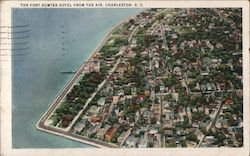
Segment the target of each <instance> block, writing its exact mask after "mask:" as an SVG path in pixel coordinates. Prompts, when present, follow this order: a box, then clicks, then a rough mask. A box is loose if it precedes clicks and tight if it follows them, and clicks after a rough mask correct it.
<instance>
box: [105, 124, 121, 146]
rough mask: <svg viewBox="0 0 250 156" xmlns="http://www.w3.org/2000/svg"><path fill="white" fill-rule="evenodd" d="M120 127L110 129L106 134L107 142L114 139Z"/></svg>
mask: <svg viewBox="0 0 250 156" xmlns="http://www.w3.org/2000/svg"><path fill="white" fill-rule="evenodd" d="M117 130H118V127H114V128H110V129H109V130H108V131H107V132H106V133H105V141H107V142H110V141H111V139H112V138H113V137H114V135H115V133H116V132H117Z"/></svg>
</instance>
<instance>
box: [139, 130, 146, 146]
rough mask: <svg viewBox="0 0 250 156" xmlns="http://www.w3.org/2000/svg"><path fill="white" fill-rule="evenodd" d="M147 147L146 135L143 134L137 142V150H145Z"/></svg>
mask: <svg viewBox="0 0 250 156" xmlns="http://www.w3.org/2000/svg"><path fill="white" fill-rule="evenodd" d="M147 146H148V133H147V132H145V133H144V136H141V137H140V139H139V141H138V147H139V148H147Z"/></svg>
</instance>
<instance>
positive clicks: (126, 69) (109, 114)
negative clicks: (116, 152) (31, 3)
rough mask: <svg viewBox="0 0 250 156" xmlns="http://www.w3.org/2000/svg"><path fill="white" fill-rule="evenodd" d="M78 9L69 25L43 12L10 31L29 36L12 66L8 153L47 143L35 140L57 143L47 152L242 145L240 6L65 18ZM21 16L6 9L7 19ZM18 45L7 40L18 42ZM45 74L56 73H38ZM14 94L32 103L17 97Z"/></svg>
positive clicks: (103, 12) (98, 13)
mask: <svg viewBox="0 0 250 156" xmlns="http://www.w3.org/2000/svg"><path fill="white" fill-rule="evenodd" d="M38 10H39V9H38ZM55 10H56V11H58V12H60V10H59V9H58V10H57V9H55ZM82 10H84V9H82ZM82 10H81V9H78V10H77V9H75V10H74V9H71V10H70V12H65V17H66V18H67V19H68V20H69V21H68V22H66V23H64V22H65V21H63V20H62V21H59V19H56V20H57V22H55V23H52V24H51V26H48V28H47V26H46V24H48V23H49V22H48V20H51V21H53V20H55V19H54V18H56V17H58V15H55V17H53V16H50V17H49V18H47V17H48V15H49V13H47V15H44V11H43V10H42V9H41V10H40V12H38V13H37V14H42V15H39V16H37V17H41V18H40V19H37V21H35V22H34V23H33V25H32V24H30V23H29V21H27V23H26V24H23V23H21V24H23V25H22V26H23V27H19V28H18V27H16V29H19V31H22V32H25V31H26V33H28V34H27V35H25V34H24V35H23V36H27V37H26V38H23V40H25V42H23V43H24V44H26V47H27V48H28V50H27V51H29V52H30V53H29V54H27V55H25V54H26V53H24V56H22V58H23V60H20V58H21V57H17V58H18V59H19V60H18V59H16V60H15V57H14V61H13V64H14V65H13V68H14V72H15V70H16V72H15V73H14V77H13V81H14V85H13V86H14V87H13V91H14V93H13V94H14V97H13V101H14V106H13V108H12V111H13V119H12V120H13V130H12V131H13V135H14V136H13V147H14V148H29V147H31V146H32V147H36V148H43V147H47V146H46V140H45V139H44V140H43V138H47V142H53V140H54V141H55V140H56V142H54V143H53V145H51V147H66V146H67V147H86V148H96V147H98V148H107V147H108V148H206V147H213V148H225V147H227V148H238V147H243V125H244V124H243V77H242V62H243V60H242V9H241V8H149V9H114V10H113V11H116V13H117V14H116V13H115V14H114V13H112V11H109V10H108V9H106V10H105V9H88V11H89V12H90V13H89V14H91V15H89V16H91V17H92V16H93V17H97V16H98V17H102V20H103V21H98V19H94V18H93V20H92V21H89V22H90V23H93V24H92V25H91V26H87V25H86V23H79V25H81V24H82V25H86V27H85V26H84V27H77V24H76V23H75V22H72V21H70V20H72V19H71V17H81V16H82V15H83V14H84V12H82ZM85 10H86V9H85ZM120 10H122V11H120ZM29 11H32V9H30V10H28V11H27V12H24V11H23V13H22V14H20V12H22V10H20V9H19V10H18V9H16V10H15V11H13V13H14V14H13V22H14V23H15V19H17V18H19V16H20V17H21V16H23V14H25V15H24V16H28V15H29ZM33 11H34V10H33ZM58 12H57V13H54V14H59V13H58ZM118 12H119V13H118ZM69 14H71V15H69ZM84 16H86V17H85V18H87V17H88V15H86V13H85V14H84ZM82 18H83V17H82ZM27 20H28V19H27ZM79 20H81V19H79ZM36 22H38V23H37V25H36V26H34V25H35V24H36ZM41 22H43V24H41ZM98 22H99V23H98ZM17 24H18V22H17ZM52 25H53V26H52ZM32 27H34V28H35V27H36V28H37V27H39V28H40V29H41V31H40V32H36V33H37V34H39V35H40V36H38V35H37V34H36V33H35V32H34V29H33V28H32ZM53 27H56V28H54V29H55V30H56V31H55V30H51V29H53ZM20 29H21V30H20ZM43 29H46V30H43ZM81 29H85V30H86V31H85V33H79V32H80V31H82V30H81ZM72 30H74V32H73V31H72ZM36 31H38V30H37V29H36ZM52 31H53V33H51V32H52ZM90 31H93V33H88V32H90ZM43 33H44V34H43ZM49 33H51V35H50V34H49ZM41 34H43V35H41ZM46 34H48V35H49V36H50V37H46ZM16 35H20V34H16ZM29 38H30V41H28V40H29ZM32 38H33V39H34V38H37V39H36V40H33V39H32ZM19 40H20V39H19ZM19 40H18V37H17V39H16V40H14V41H13V44H14V45H15V46H20V44H18V42H19V43H20V41H19ZM29 42H35V43H36V46H40V47H38V48H37V47H30V46H32V45H31V43H29ZM39 42H40V43H39ZM45 42H46V44H43V43H45ZM90 42H91V43H92V45H91V47H88V46H89V45H90ZM50 46H51V47H53V48H52V49H47V51H48V52H46V57H45V56H43V55H45V54H43V53H42V50H46V48H48V47H50ZM43 47H44V49H43ZM86 47H87V48H86ZM74 49H75V50H74ZM83 49H84V50H83ZM39 50H40V51H41V52H40V53H36V54H34V53H33V51H39ZM73 51H76V52H77V53H74V52H73ZM19 52H20V51H19ZM54 52H55V53H57V56H58V57H55V56H54V55H55V54H53V53H54ZM16 54H18V52H16ZM32 55H34V56H32ZM35 55H36V58H35ZM37 56H39V59H38V57H37ZM59 56H60V57H59ZM45 58H49V59H50V60H47V63H44V59H45ZM61 58H62V59H63V58H68V59H67V61H65V60H64V61H61ZM29 59H31V60H32V62H31V61H30V62H29V63H27V60H29ZM25 61H26V63H27V64H28V65H29V68H30V69H29V70H28V67H27V66H25V65H23V62H25ZM20 64H21V65H22V66H21V68H20ZM32 64H34V67H32ZM35 64H40V65H39V67H38V68H37V67H35V66H37V65H35ZM72 64H73V65H72ZM52 66H54V68H53V69H52ZM55 67H57V69H56V68H55ZM58 69H59V71H58ZM47 70H48V71H50V72H54V74H55V73H57V77H56V76H54V75H50V76H48V75H47V76H46V74H44V73H46V72H47V73H48V71H47ZM25 72H26V73H25ZM28 72H29V73H31V74H33V75H34V77H35V78H32V80H33V79H34V80H35V82H36V83H33V82H32V81H28V80H29V77H28V76H27V75H28V74H27V73H28ZM20 75H21V76H23V77H24V78H25V80H20V79H19V77H20ZM30 79H31V78H30ZM49 81H50V82H49ZM33 84H34V85H33ZM39 84H40V87H36V86H35V85H37V86H38V85H39ZM45 86H48V87H45ZM43 87H44V88H43ZM15 88H16V89H15ZM18 88H19V89H18ZM20 88H22V89H23V88H26V89H29V91H30V92H31V93H32V94H34V95H35V97H36V98H34V96H33V97H32V95H17V94H18V93H19V91H20V90H21V89H20ZM44 90H45V91H44ZM50 90H51V91H50ZM29 94H30V93H29ZM18 96H20V97H18ZM21 96H27V98H26V99H25V100H24V101H19V99H20V98H21ZM28 96H30V97H28ZM43 98H44V99H43ZM30 101H33V102H30ZM18 103H23V105H21V104H18ZM29 103H30V104H29ZM36 103H37V104H36ZM32 105H33V107H32ZM36 105H37V106H36ZM22 108H23V109H22ZM31 112H33V113H31ZM26 113H27V114H26ZM15 114H16V115H15ZM21 114H26V119H22V118H21V117H20V116H21ZM14 116H15V117H14ZM24 120H25V121H24ZM25 124H27V125H25ZM21 127H22V128H21ZM30 127H32V128H30ZM22 129H27V131H26V132H25V130H24V131H22ZM30 129H32V131H31V130H30ZM28 131H30V132H28ZM37 133H39V137H40V138H41V140H40V139H38V138H36V137H37ZM20 134H22V135H20ZM32 137H33V140H30V141H28V143H27V145H25V144H21V145H20V143H21V142H22V140H24V139H26V138H32ZM48 138H49V139H48ZM72 140H74V141H72ZM36 142H37V143H36ZM32 143H34V144H33V145H32ZM36 144H37V145H36ZM38 144H39V145H38ZM40 144H43V145H42V146H40ZM59 144H60V145H59Z"/></svg>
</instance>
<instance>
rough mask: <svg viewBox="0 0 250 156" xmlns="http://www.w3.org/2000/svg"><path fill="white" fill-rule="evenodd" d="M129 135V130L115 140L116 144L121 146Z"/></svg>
mask: <svg viewBox="0 0 250 156" xmlns="http://www.w3.org/2000/svg"><path fill="white" fill-rule="evenodd" d="M130 134H131V129H129V130H127V131H124V132H122V134H121V135H120V136H119V137H118V138H117V142H118V143H119V144H120V145H122V144H124V142H125V141H126V139H127V138H128V136H129V135H130Z"/></svg>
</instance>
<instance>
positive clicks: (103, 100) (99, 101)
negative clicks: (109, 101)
mask: <svg viewBox="0 0 250 156" xmlns="http://www.w3.org/2000/svg"><path fill="white" fill-rule="evenodd" d="M97 104H98V105H100V106H103V105H104V104H105V98H104V97H101V98H100V99H99V100H98V101H97Z"/></svg>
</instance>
